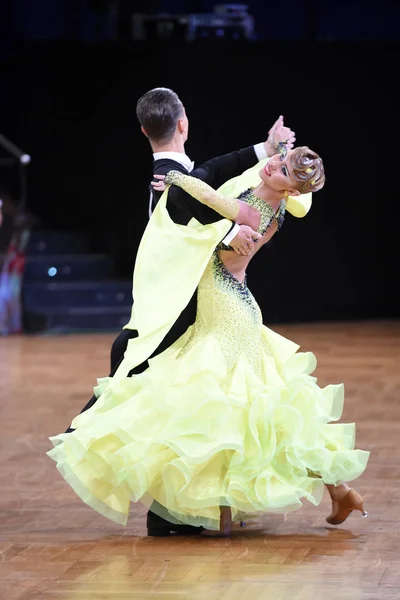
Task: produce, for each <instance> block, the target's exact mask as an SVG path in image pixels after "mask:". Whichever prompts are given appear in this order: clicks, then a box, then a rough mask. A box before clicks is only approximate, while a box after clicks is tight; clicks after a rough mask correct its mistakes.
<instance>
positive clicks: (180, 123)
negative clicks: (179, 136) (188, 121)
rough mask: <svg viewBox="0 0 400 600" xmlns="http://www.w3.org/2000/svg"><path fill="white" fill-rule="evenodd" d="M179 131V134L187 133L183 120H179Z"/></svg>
mask: <svg viewBox="0 0 400 600" xmlns="http://www.w3.org/2000/svg"><path fill="white" fill-rule="evenodd" d="M177 125H178V131H179V133H185V123H184V120H183V119H178V123H177Z"/></svg>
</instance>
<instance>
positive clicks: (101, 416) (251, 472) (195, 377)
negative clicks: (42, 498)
mask: <svg viewBox="0 0 400 600" xmlns="http://www.w3.org/2000/svg"><path fill="white" fill-rule="evenodd" d="M189 335H190V329H189V330H188V332H187V333H186V334H185V335H184V336H183V337H182V338H181V339H180V340H178V341H177V342H176V343H175V344H174V345H173V346H171V347H170V348H169V349H168V350H166V351H165V352H163V353H162V354H160V355H159V356H157V357H156V358H154V359H152V360H151V361H150V367H149V369H147V371H145V372H144V373H142V374H140V375H136V376H134V377H131V378H125V379H122V380H120V381H114V380H113V379H108V378H107V379H103V380H100V381H99V386H98V388H96V393H97V395H98V396H99V400H98V402H97V403H96V404H95V405H94V406H93V407H92V408H91V409H90V410H89V411H87V412H86V413H82V414H81V415H78V417H76V418H75V420H74V422H73V426H74V427H76V430H75V431H74V432H73V433H69V434H60V435H57V436H55V437H52V438H50V439H51V441H52V443H53V445H54V447H53V448H52V449H51V450H50V451H49V452H48V455H49V456H50V457H51V458H52V459H53V460H54V461H56V463H57V468H58V470H59V471H60V473H61V474H62V476H63V477H64V478H65V479H66V481H67V482H68V483H69V485H70V486H71V487H72V488H73V489H74V490H75V492H76V493H77V494H78V495H79V496H80V498H81V499H82V500H83V501H84V502H86V503H87V504H88V505H89V506H91V507H92V508H94V509H95V510H97V511H98V512H100V513H101V514H103V515H104V516H105V517H108V518H109V519H112V520H114V521H116V522H117V523H121V524H126V522H127V519H128V515H129V508H130V503H131V501H133V502H138V501H140V502H142V503H143V504H145V505H146V506H147V507H150V506H151V509H152V510H153V511H154V512H157V513H158V514H160V515H161V516H163V517H164V518H167V519H169V520H170V521H175V520H179V521H181V522H183V523H188V524H191V525H203V526H205V527H207V528H218V527H219V507H220V506H222V505H228V506H230V507H231V510H232V517H233V520H238V519H243V518H247V519H248V518H251V517H252V516H256V515H258V514H259V513H262V512H268V511H269V512H288V511H292V510H296V509H298V508H300V507H301V506H302V500H303V499H307V500H309V501H310V502H312V503H313V504H315V505H317V504H318V503H319V502H320V501H321V498H322V494H323V490H324V482H325V483H331V484H337V483H339V482H341V481H351V480H354V479H355V478H357V477H358V476H359V475H360V474H361V473H362V472H363V471H364V469H365V467H366V464H367V461H368V456H369V452H365V451H362V450H354V440H355V426H354V424H335V423H332V421H337V420H338V419H339V418H340V416H341V414H342V409H343V386H342V385H329V386H327V387H325V388H323V389H322V388H320V387H319V386H318V385H317V381H316V378H315V377H312V376H311V373H312V372H313V371H314V369H315V367H316V360H315V357H314V355H313V354H312V353H300V352H296V350H297V346H295V345H294V344H293V343H292V342H290V341H289V340H285V338H282V337H281V336H279V335H277V334H276V333H274V332H272V331H271V330H269V329H267V328H265V327H262V336H263V337H264V339H266V341H267V343H268V345H269V348H271V350H272V356H270V355H267V354H266V353H265V354H263V355H262V369H261V372H262V376H261V377H260V374H259V373H258V374H256V373H255V371H254V369H253V368H252V367H251V365H249V364H248V363H246V361H245V359H244V358H242V359H240V360H239V361H238V362H237V363H236V366H235V367H234V369H231V370H230V371H227V370H226V367H225V362H224V358H223V356H222V353H221V349H220V348H219V345H218V342H217V340H216V339H215V338H213V337H212V336H208V337H206V338H204V339H203V340H202V341H201V342H200V343H198V344H196V345H195V346H194V347H193V348H191V350H190V351H189V352H187V353H186V354H184V355H183V356H180V357H179V358H178V354H179V352H180V350H181V348H182V347H183V346H184V344H185V343H186V341H187V339H188V336H189Z"/></svg>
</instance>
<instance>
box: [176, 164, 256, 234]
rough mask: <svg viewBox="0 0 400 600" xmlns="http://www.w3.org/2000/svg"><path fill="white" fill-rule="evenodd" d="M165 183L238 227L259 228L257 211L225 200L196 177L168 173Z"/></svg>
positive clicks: (238, 201)
mask: <svg viewBox="0 0 400 600" xmlns="http://www.w3.org/2000/svg"><path fill="white" fill-rule="evenodd" d="M164 181H165V183H166V184H171V185H177V186H178V187H181V188H182V189H183V190H185V192H187V193H188V194H190V195H191V196H192V197H193V198H195V199H196V200H198V201H199V202H201V203H202V204H205V205H206V206H209V207H210V208H212V209H213V210H215V211H216V212H218V213H219V214H220V215H221V216H223V217H225V218H226V219H230V220H231V221H235V222H236V223H238V224H239V225H249V226H250V227H251V228H252V229H254V230H257V229H258V228H259V226H260V221H261V216H260V213H259V212H258V210H256V209H255V208H253V207H252V206H249V205H248V204H246V203H245V202H242V201H241V200H238V199H237V198H225V197H224V196H221V194H219V193H218V192H217V191H216V190H214V189H213V188H212V187H211V186H209V185H208V184H207V183H205V182H204V181H200V179H197V178H196V177H191V176H190V175H185V174H184V173H180V172H179V171H169V173H167V175H166V176H165V180H164Z"/></svg>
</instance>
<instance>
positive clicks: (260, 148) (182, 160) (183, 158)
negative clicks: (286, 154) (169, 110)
mask: <svg viewBox="0 0 400 600" xmlns="http://www.w3.org/2000/svg"><path fill="white" fill-rule="evenodd" d="M253 148H254V152H255V153H256V156H257V158H258V160H262V159H263V158H266V157H267V152H266V150H265V146H264V142H260V143H259V144H255V145H254V146H253ZM162 158H169V159H171V160H174V161H175V162H177V163H179V164H181V165H182V166H183V167H185V169H186V170H187V171H188V172H189V173H190V172H191V171H193V169H194V162H193V161H192V160H190V158H189V157H188V155H187V154H183V153H182V152H155V153H154V154H153V160H160V159H162ZM152 204H153V192H152V191H151V190H150V198H149V219H150V217H151V214H152V212H153V211H152V208H151V207H152ZM239 229H240V226H239V225H238V224H237V223H235V224H234V226H233V227H232V229H231V230H230V232H229V233H228V234H227V235H226V237H224V239H223V240H222V242H223V243H224V244H225V246H229V244H230V243H231V241H232V240H233V238H235V237H236V236H237V233H238V231H239Z"/></svg>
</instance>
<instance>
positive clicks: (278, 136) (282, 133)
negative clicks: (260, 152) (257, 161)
mask: <svg viewBox="0 0 400 600" xmlns="http://www.w3.org/2000/svg"><path fill="white" fill-rule="evenodd" d="M268 134H269V135H268V139H267V141H266V142H264V146H265V150H266V152H267V155H268V156H269V157H271V156H273V155H274V154H276V153H277V145H278V144H279V142H282V143H284V144H285V146H286V148H287V150H291V149H292V148H293V146H294V143H295V141H296V134H295V133H294V131H292V130H291V129H290V128H289V127H286V125H284V122H283V116H282V115H280V117H279V118H278V119H277V120H276V121H275V123H274V124H273V125H272V127H271V129H270V130H269V132H268Z"/></svg>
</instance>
